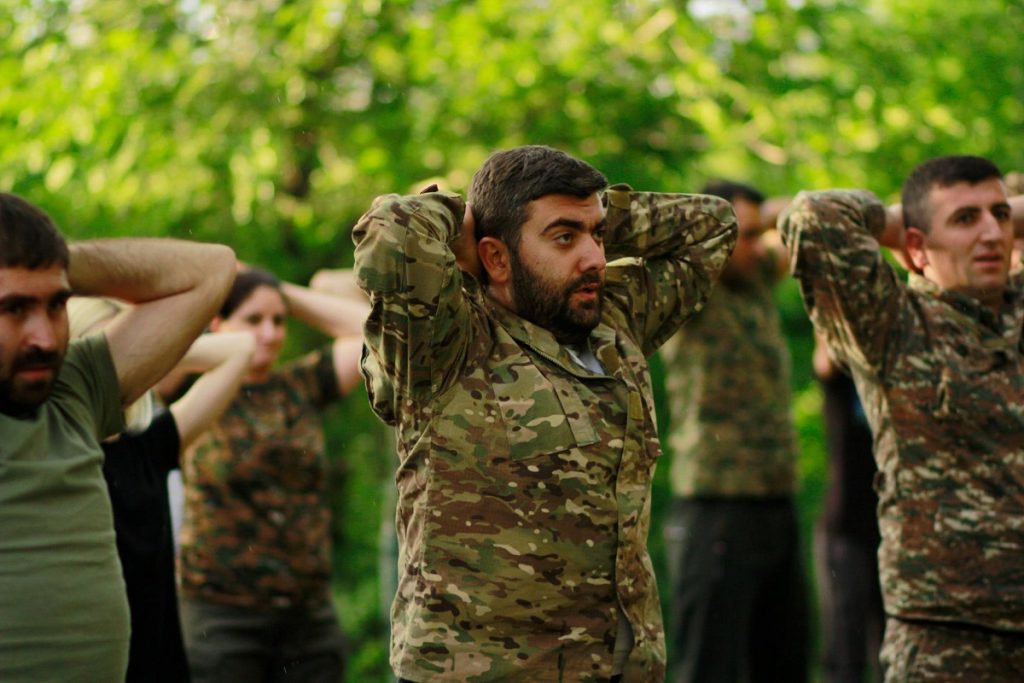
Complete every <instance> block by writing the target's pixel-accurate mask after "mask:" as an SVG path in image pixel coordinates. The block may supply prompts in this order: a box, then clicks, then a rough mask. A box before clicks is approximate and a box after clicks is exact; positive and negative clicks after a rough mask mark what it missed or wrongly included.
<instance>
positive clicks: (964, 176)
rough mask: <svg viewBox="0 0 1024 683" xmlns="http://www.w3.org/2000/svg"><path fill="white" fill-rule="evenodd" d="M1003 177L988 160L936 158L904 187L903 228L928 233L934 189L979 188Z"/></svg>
mask: <svg viewBox="0 0 1024 683" xmlns="http://www.w3.org/2000/svg"><path fill="white" fill-rule="evenodd" d="M1002 177H1003V173H1002V171H1000V170H999V167H998V166H996V165H995V164H994V163H993V162H991V161H989V160H988V159H986V158H984V157H975V156H968V155H957V156H944V157H935V158H934V159H929V160H928V161H926V162H924V163H923V164H921V165H920V166H918V167H917V168H915V169H914V170H913V171H911V172H910V175H909V176H908V177H907V181H906V182H905V183H903V193H902V201H903V225H904V226H906V227H908V228H917V229H918V230H920V231H921V232H928V229H929V226H930V224H931V219H932V211H931V205H930V204H929V201H928V199H929V196H930V195H931V191H932V188H934V187H949V186H950V185H955V184H957V183H968V184H970V185H976V184H978V183H980V182H981V181H983V180H989V179H990V178H999V179H1002Z"/></svg>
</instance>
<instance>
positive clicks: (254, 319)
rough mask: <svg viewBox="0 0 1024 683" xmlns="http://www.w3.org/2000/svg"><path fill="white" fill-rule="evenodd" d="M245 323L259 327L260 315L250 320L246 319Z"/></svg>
mask: <svg viewBox="0 0 1024 683" xmlns="http://www.w3.org/2000/svg"><path fill="white" fill-rule="evenodd" d="M245 322H246V323H248V324H249V325H259V324H260V317H259V316H258V315H250V316H249V317H248V318H246V319H245Z"/></svg>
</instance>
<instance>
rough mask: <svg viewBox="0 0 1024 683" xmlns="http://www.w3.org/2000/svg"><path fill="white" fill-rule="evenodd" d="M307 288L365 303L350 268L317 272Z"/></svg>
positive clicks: (363, 295) (362, 293)
mask: <svg viewBox="0 0 1024 683" xmlns="http://www.w3.org/2000/svg"><path fill="white" fill-rule="evenodd" d="M309 288H310V289H313V290H316V291H318V292H326V293H327V294H334V295H335V296H340V297H344V298H346V299H351V300H353V301H366V293H365V292H363V290H361V289H359V283H358V282H356V274H355V272H353V271H352V269H351V268H325V269H322V270H318V271H317V272H316V273H314V274H313V277H312V278H310V280H309Z"/></svg>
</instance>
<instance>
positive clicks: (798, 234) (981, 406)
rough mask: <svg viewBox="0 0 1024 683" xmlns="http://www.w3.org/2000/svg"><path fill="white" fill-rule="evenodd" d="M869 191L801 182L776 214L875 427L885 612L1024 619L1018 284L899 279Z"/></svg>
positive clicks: (999, 624) (931, 617)
mask: <svg viewBox="0 0 1024 683" xmlns="http://www.w3.org/2000/svg"><path fill="white" fill-rule="evenodd" d="M884 226H885V209H884V207H883V206H882V204H881V202H879V201H878V199H877V198H875V197H874V195H872V194H870V193H868V192H863V191H832V192H821V193H802V194H800V195H799V196H798V197H797V198H796V200H795V201H794V203H793V204H792V205H791V207H790V209H789V210H788V212H787V214H786V215H785V216H783V218H782V221H781V231H782V237H783V240H784V241H785V242H786V244H787V245H788V246H789V248H790V250H791V252H792V259H793V261H792V266H793V272H794V274H795V275H796V276H797V278H798V279H799V282H800V287H801V292H802V295H803V299H804V303H805V305H806V307H807V310H808V312H809V313H810V316H811V320H812V321H813V322H814V325H815V327H816V328H818V329H819V330H820V331H823V332H824V333H825V335H826V336H827V338H828V344H829V347H830V351H831V353H832V354H833V356H834V357H836V358H838V359H839V360H840V362H843V363H845V364H846V365H847V366H848V367H849V368H850V369H851V371H852V373H853V376H854V379H855V381H856V383H857V389H858V392H859V393H860V396H861V398H862V400H863V404H864V408H865V411H866V412H867V416H868V421H869V422H870V424H871V428H872V432H873V433H874V439H875V459H876V460H877V463H878V468H879V474H878V476H877V479H876V488H877V490H878V494H879V508H878V512H879V525H880V531H881V534H882V545H881V548H880V551H879V563H880V574H881V581H882V592H883V595H884V598H885V607H886V612H887V613H888V614H890V615H893V616H898V617H902V618H906V619H920V620H928V621H952V622H962V623H967V624H975V625H979V626H983V627H988V628H992V629H1004V630H1008V631H1024V364H1022V339H1021V327H1022V321H1024V297H1022V292H1021V281H1020V279H1019V278H1016V279H1014V280H1012V281H1011V284H1010V287H1009V288H1008V289H1007V291H1006V293H1005V295H1004V304H1003V308H1002V312H1001V314H999V315H996V314H994V313H993V311H992V310H991V309H989V308H987V307H985V306H983V305H981V304H980V303H979V302H978V301H976V300H974V299H972V298H970V297H967V296H964V295H962V294H958V293H956V292H952V291H944V290H940V289H939V288H938V287H937V286H936V285H935V284H933V283H932V282H930V281H928V280H926V279H924V278H923V277H920V276H917V275H911V277H910V281H909V283H904V282H903V281H902V280H901V279H900V278H899V276H898V275H897V273H896V272H895V271H894V270H893V269H892V268H891V267H890V266H889V265H888V264H887V263H886V262H885V261H884V259H883V258H882V256H881V254H880V252H879V247H878V243H877V241H876V236H877V235H880V234H881V231H882V230H883V228H884Z"/></svg>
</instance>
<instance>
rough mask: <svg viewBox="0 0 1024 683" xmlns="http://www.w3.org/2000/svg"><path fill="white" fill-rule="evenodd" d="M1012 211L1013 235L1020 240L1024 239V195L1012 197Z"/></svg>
mask: <svg viewBox="0 0 1024 683" xmlns="http://www.w3.org/2000/svg"><path fill="white" fill-rule="evenodd" d="M1010 210H1011V211H1012V212H1013V234H1014V236H1015V237H1017V238H1018V239H1020V238H1022V237H1024V194H1019V195H1017V196H1016V197H1010Z"/></svg>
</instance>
